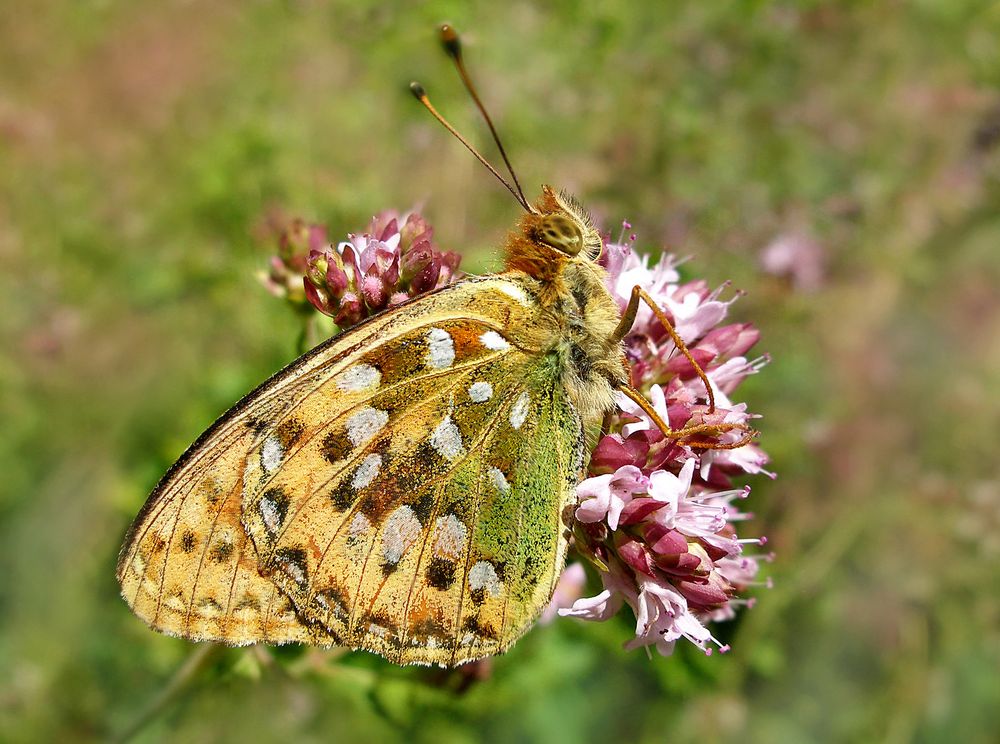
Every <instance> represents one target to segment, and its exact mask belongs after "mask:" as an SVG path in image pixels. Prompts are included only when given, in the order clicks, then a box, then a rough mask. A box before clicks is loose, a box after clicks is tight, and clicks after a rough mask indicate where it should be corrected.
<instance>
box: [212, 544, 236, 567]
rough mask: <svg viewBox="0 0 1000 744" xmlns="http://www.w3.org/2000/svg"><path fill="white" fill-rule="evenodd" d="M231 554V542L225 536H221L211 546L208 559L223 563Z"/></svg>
mask: <svg viewBox="0 0 1000 744" xmlns="http://www.w3.org/2000/svg"><path fill="white" fill-rule="evenodd" d="M232 555H233V544H232V543H231V542H230V541H229V540H228V539H227V538H222V539H220V540H219V541H218V542H217V543H215V545H213V546H212V550H211V551H209V554H208V559H209V560H210V561H213V562H214V563H225V562H226V561H228V560H229V559H230V557H232Z"/></svg>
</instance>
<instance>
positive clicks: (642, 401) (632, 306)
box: [610, 285, 757, 449]
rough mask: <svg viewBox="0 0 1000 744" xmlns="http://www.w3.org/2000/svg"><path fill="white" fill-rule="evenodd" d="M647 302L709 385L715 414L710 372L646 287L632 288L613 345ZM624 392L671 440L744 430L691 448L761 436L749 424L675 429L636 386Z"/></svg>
mask: <svg viewBox="0 0 1000 744" xmlns="http://www.w3.org/2000/svg"><path fill="white" fill-rule="evenodd" d="M640 301H641V302H645V303H646V304H647V305H649V308H650V310H652V311H653V314H654V315H655V316H656V319H657V320H659V321H660V323H661V324H662V325H663V328H664V330H666V332H667V333H668V334H669V336H670V338H671V340H672V341H673V342H674V346H676V347H677V350H678V351H680V352H681V353H682V354H683V355H684V356H685V358H686V359H687V360H688V361H689V362H690V363H691V366H692V367H694V371H695V372H696V373H697V375H698V377H699V378H700V379H701V381H702V383H703V384H704V385H705V390H706V393H707V397H708V413H710V414H711V413H715V394H714V393H713V391H712V384H711V381H710V380H709V379H708V375H706V374H705V371H704V370H703V369H702V368H701V365H700V364H698V362H697V360H695V358H694V356H693V355H692V354H691V352H690V351H689V350H688V348H687V345H686V344H685V343H684V341H683V339H681V337H680V335H679V334H678V333H677V331H676V330H675V329H674V326H673V324H672V323H671V322H670V320H669V318H667V314H666V313H664V312H663V310H662V309H661V308H660V306H659V305H657V304H656V300H654V299H653V298H652V297H651V296H650V295H649V293H648V292H646V290H644V289H643V288H642V287H640V286H639V285H636V286H634V287H632V294H631V296H630V297H629V301H628V305H627V306H626V308H625V312H624V313H623V314H622V319H621V321H619V323H618V327H617V328H615V330H614V332H613V333H612V334H611V338H610V342H611V343H613V344H617V343H620V342H621V341H622V339H624V338H625V336H627V335H628V332H629V331H630V330H632V326H633V325H634V324H635V318H636V315H637V313H638V312H639V302H640ZM618 389H619V390H620V391H621V392H622V393H624V394H625V395H626V396H628V397H629V398H630V399H631V400H632V401H633V402H634V403H636V405H638V406H639V407H640V408H641V409H642V410H643V411H644V412H645V413H646V415H647V416H649V418H650V419H651V420H652V421H653V423H654V424H656V426H657V428H659V429H660V431H662V432H663V434H664V436H666V437H668V438H670V439H685V438H687V437H689V436H693V435H697V434H708V435H713V434H715V435H718V434H721V433H723V432H726V431H733V430H737V431H742V432H744V435H743V436H742V437H741V438H740V439H739V440H737V441H736V442H727V443H721V442H709V441H689V442H687V443H686V444H687V445H688V446H691V447H695V448H699V449H736V448H738V447H742V446H743V445H745V444H749V443H750V442H751V441H752V440H753V438H754V437H755V436H756V435H757V432H755V431H754V430H753V429H751V428H750V427H748V426H746V425H745V424H697V425H695V426H685V427H684V428H682V429H671V428H670V425H669V424H668V423H667V422H665V421H664V420H663V418H662V417H661V416H660V415H659V414H658V413H657V412H656V410H655V409H654V408H653V406H652V405H650V403H649V401H648V400H646V398H645V397H644V396H643V395H642V393H640V392H639V391H638V390H636V389H635V388H633V387H631V386H630V385H622V386H619V388H618Z"/></svg>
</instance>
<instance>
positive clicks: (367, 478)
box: [351, 453, 382, 491]
mask: <svg viewBox="0 0 1000 744" xmlns="http://www.w3.org/2000/svg"><path fill="white" fill-rule="evenodd" d="M381 467H382V456H381V455H379V454H377V453H372V454H370V455H368V456H367V457H365V459H364V460H362V461H361V464H360V465H358V469H357V470H355V471H354V477H353V478H352V479H351V488H353V489H354V490H355V491H360V490H361V489H362V488H367V487H368V485H369V484H370V483H371V482H372V481H373V480H375V476H376V475H378V471H379V468H381Z"/></svg>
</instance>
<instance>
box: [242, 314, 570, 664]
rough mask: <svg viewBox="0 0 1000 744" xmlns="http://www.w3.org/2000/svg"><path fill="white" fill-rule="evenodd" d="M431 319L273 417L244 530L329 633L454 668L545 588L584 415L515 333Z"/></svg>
mask: <svg viewBox="0 0 1000 744" xmlns="http://www.w3.org/2000/svg"><path fill="white" fill-rule="evenodd" d="M432 320H433V322H432V323H425V324H418V325H415V326H413V327H411V328H409V329H406V330H405V331H399V332H397V333H394V335H392V336H391V337H389V338H386V339H382V340H381V341H380V342H376V343H374V344H373V346H372V347H370V348H367V349H366V350H365V351H364V352H363V353H360V354H357V355H354V356H351V357H350V358H345V359H343V360H342V361H341V362H340V363H339V365H340V368H341V369H342V370H343V371H341V372H340V373H339V376H338V377H337V378H335V379H336V384H335V385H333V386H326V387H324V388H322V389H319V390H317V391H316V392H315V394H314V395H313V396H311V397H310V398H309V399H308V400H305V401H303V402H301V403H300V404H299V405H298V406H297V407H296V408H295V409H294V410H289V411H287V412H286V413H285V415H284V416H282V417H281V418H279V419H277V420H275V421H274V422H272V429H273V432H274V433H272V434H267V435H266V436H265V437H264V438H263V439H262V440H261V441H260V443H259V457H257V458H254V459H252V460H251V461H250V465H249V467H248V468H247V472H246V477H245V481H244V499H243V508H244V524H245V526H246V527H247V532H248V533H249V534H250V536H251V537H252V539H253V541H254V543H255V545H256V548H257V551H258V554H259V555H260V560H261V566H262V568H263V569H264V570H265V571H266V572H268V573H269V575H270V577H271V578H272V579H273V581H274V582H275V583H276V584H277V585H279V586H280V587H281V588H282V589H283V590H284V591H285V592H286V593H287V594H288V595H289V596H290V597H291V598H292V600H293V602H294V603H295V605H296V607H297V608H298V610H299V612H300V614H301V615H302V616H303V617H304V618H307V619H308V620H309V621H311V622H315V623H318V624H320V625H321V626H322V627H324V628H326V629H327V630H329V631H330V633H331V634H332V635H333V636H335V637H336V638H338V640H339V642H340V643H342V644H344V645H348V646H351V647H355V648H366V649H368V650H371V651H374V652H376V653H379V654H381V655H383V656H385V657H386V658H388V659H390V660H392V661H394V662H396V663H438V664H444V665H454V664H458V663H462V662H464V661H469V660H472V659H476V658H479V657H482V656H486V655H489V654H494V653H498V652H499V651H502V650H504V649H506V648H507V647H509V646H510V645H511V644H512V643H513V642H514V641H515V640H516V639H517V638H518V637H520V635H521V634H523V633H524V631H525V630H526V629H527V628H528V627H529V626H530V624H531V622H532V621H533V620H534V619H535V617H536V616H537V615H538V613H539V612H540V611H541V609H542V608H543V607H544V605H545V603H546V602H547V601H548V600H549V598H550V597H551V594H552V590H553V587H554V583H555V580H556V579H557V577H558V574H559V571H560V569H561V568H562V563H563V558H564V555H565V549H566V537H567V526H566V524H565V523H564V514H563V511H564V509H565V507H566V506H567V505H568V504H569V503H570V502H571V501H572V499H573V489H574V487H575V485H576V483H577V482H578V480H579V476H580V470H581V466H582V459H583V449H582V427H581V424H580V421H579V419H578V417H577V415H576V412H575V410H574V409H573V406H572V405H571V403H570V402H569V400H568V398H567V396H566V393H565V391H564V390H563V389H562V387H561V379H560V376H559V375H558V374H557V370H558V366H557V365H555V364H554V363H553V361H552V360H550V359H547V358H546V357H544V356H540V355H539V354H538V353H537V352H536V351H532V350H525V349H523V348H519V346H518V345H516V341H515V340H514V339H513V338H512V337H513V336H516V335H517V330H516V329H515V328H512V327H510V326H506V327H503V328H501V330H500V331H498V330H496V329H497V327H498V326H497V325H496V324H495V323H484V322H483V321H482V320H480V319H475V318H471V317H463V318H455V319H453V320H442V319H441V318H440V317H434V318H433V319H432ZM505 334H509V336H508V335H505ZM306 420H308V421H313V422H321V425H320V426H318V427H309V426H308V425H305V424H304V421H306ZM282 432H285V433H284V434H283V433H282ZM288 432H294V433H295V436H294V437H289V436H288V434H287V433H288Z"/></svg>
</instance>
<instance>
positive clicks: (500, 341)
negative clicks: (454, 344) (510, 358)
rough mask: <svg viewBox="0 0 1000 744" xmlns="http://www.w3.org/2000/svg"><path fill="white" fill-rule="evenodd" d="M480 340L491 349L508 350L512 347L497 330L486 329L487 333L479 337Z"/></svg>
mask: <svg viewBox="0 0 1000 744" xmlns="http://www.w3.org/2000/svg"><path fill="white" fill-rule="evenodd" d="M479 341H480V342H481V343H482V345H483V346H485V347H486V348H487V349H489V350H490V351H506V350H507V349H509V348H510V344H508V343H507V339H505V338H504V337H503V336H501V335H500V334H499V333H497V332H496V331H486V333H484V334H483V335H482V336H480V337H479Z"/></svg>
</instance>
